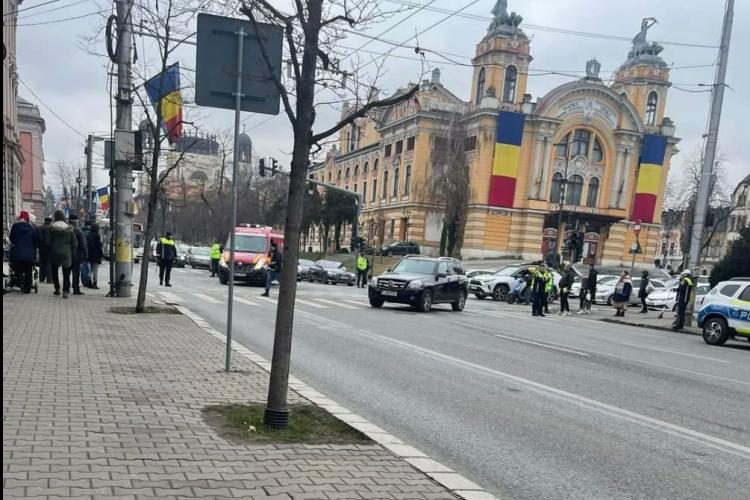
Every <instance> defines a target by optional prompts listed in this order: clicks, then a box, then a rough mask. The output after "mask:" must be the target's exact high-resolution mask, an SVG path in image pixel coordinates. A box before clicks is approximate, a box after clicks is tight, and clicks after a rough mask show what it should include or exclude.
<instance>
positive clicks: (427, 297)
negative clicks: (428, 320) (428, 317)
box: [417, 289, 432, 313]
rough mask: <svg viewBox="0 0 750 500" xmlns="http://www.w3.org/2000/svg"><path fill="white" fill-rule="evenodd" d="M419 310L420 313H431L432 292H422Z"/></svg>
mask: <svg viewBox="0 0 750 500" xmlns="http://www.w3.org/2000/svg"><path fill="white" fill-rule="evenodd" d="M417 309H419V312H423V313H426V312H430V309H432V290H430V289H427V290H425V291H424V292H422V296H421V297H420V298H419V304H418V305H417Z"/></svg>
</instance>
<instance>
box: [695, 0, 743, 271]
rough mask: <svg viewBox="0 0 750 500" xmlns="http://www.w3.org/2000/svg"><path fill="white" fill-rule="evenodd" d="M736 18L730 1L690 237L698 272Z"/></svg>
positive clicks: (722, 36) (720, 48) (720, 49)
mask: <svg viewBox="0 0 750 500" xmlns="http://www.w3.org/2000/svg"><path fill="white" fill-rule="evenodd" d="M733 18H734V0H727V10H726V11H725V12H724V26H723V27H722V30H721V45H720V46H719V66H718V67H717V68H716V77H715V79H714V86H713V90H712V96H711V115H710V117H709V121H708V134H707V136H706V147H705V151H704V152H703V165H702V167H701V178H700V184H699V185H698V198H697V200H696V203H695V215H694V217H693V231H692V237H691V238H690V256H689V259H688V268H689V269H692V270H697V269H698V266H699V265H700V258H701V255H700V253H701V246H702V241H703V229H704V226H705V224H706V214H707V212H708V208H709V207H708V202H709V197H710V191H711V178H712V176H713V169H714V160H715V158H716V143H717V139H718V135H719V122H720V121H721V106H722V102H723V100H724V86H725V83H724V80H725V78H726V75H727V59H728V58H729V40H730V38H731V36H732V20H733Z"/></svg>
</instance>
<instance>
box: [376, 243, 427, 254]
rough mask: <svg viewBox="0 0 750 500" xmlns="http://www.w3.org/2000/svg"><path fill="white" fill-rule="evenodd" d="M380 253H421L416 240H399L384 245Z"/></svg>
mask: <svg viewBox="0 0 750 500" xmlns="http://www.w3.org/2000/svg"><path fill="white" fill-rule="evenodd" d="M380 255H385V256H386V257H390V256H391V255H419V245H417V244H416V243H415V242H414V241H397V242H395V243H391V244H390V245H383V247H382V248H381V249H380Z"/></svg>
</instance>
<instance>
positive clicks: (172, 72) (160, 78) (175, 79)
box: [146, 63, 182, 144]
mask: <svg viewBox="0 0 750 500" xmlns="http://www.w3.org/2000/svg"><path fill="white" fill-rule="evenodd" d="M146 93H148V97H149V99H151V104H152V105H153V106H154V110H156V112H157V113H158V112H159V103H161V120H162V127H163V129H164V133H165V134H166V135H167V140H168V141H169V143H170V144H174V143H175V142H177V140H179V138H180V136H181V135H182V95H181V94H180V64H179V63H175V64H173V65H172V66H170V67H168V68H167V69H166V70H165V71H164V72H163V73H160V74H158V75H156V76H155V77H153V78H152V79H150V80H149V81H147V82H146Z"/></svg>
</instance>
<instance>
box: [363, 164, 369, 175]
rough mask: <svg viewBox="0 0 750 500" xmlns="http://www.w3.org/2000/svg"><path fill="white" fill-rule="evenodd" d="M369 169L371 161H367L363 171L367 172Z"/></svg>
mask: <svg viewBox="0 0 750 500" xmlns="http://www.w3.org/2000/svg"><path fill="white" fill-rule="evenodd" d="M369 170H370V163H369V162H365V166H364V168H363V169H362V173H363V174H366V173H367V172H368V171H369Z"/></svg>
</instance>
